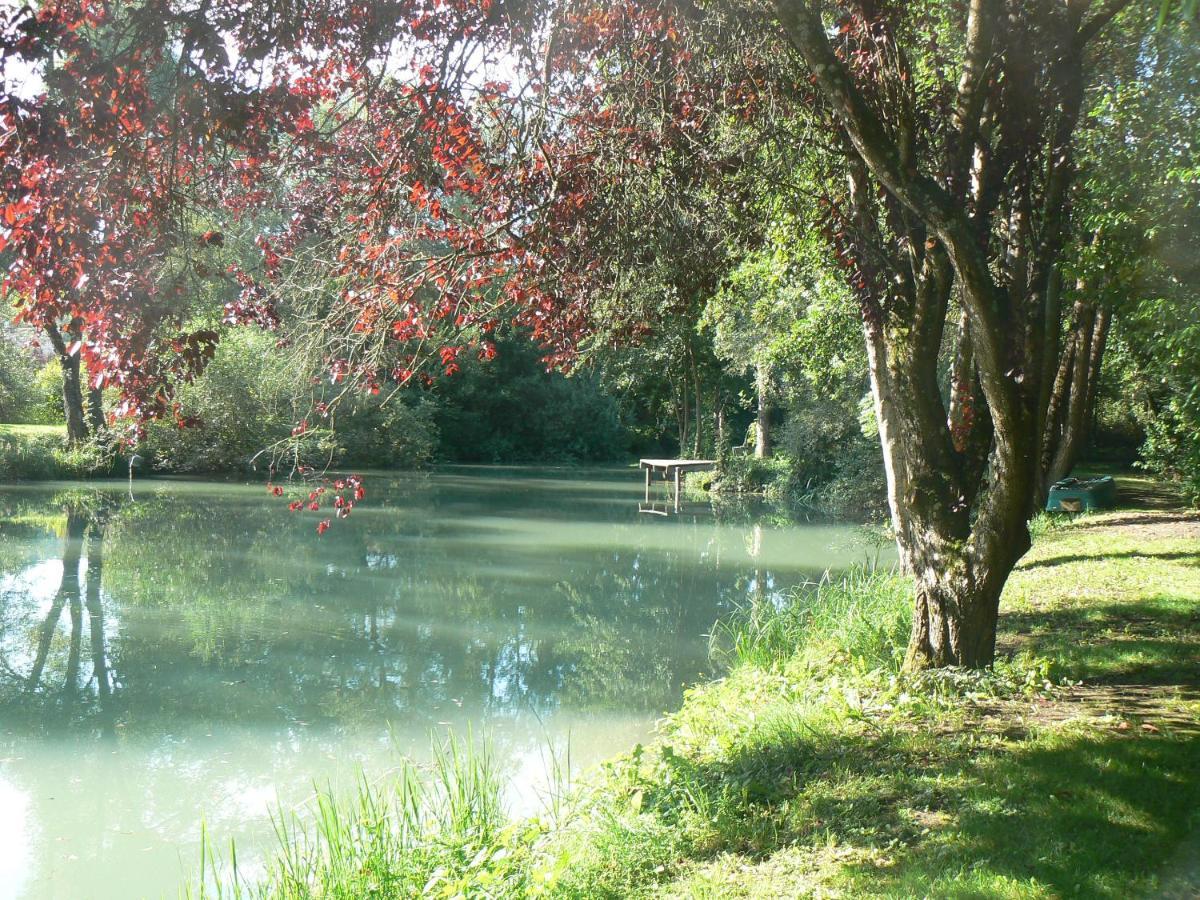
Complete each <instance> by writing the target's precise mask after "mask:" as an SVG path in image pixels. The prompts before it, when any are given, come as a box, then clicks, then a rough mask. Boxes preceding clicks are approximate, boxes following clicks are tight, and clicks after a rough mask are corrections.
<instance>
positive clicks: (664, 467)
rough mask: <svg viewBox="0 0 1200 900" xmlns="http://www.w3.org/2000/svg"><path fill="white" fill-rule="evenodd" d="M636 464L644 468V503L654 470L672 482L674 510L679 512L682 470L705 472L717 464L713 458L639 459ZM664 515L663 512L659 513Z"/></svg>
mask: <svg viewBox="0 0 1200 900" xmlns="http://www.w3.org/2000/svg"><path fill="white" fill-rule="evenodd" d="M638 465H639V466H641V467H642V468H643V469H645V470H646V503H649V502H650V479H651V477H652V475H653V474H654V473H656V472H661V473H662V476H663V479H664V480H665V481H667V482H668V483H673V484H674V495H675V512H679V487H680V479H681V478H682V476H683V473H684V472H707V471H709V470H710V469H713V468H715V467H716V465H717V461H716V460H715V459H641V460H638ZM638 509H639V511H641V512H657V510H654V509H653V508H651V509H642V508H641V507H638ZM659 514H660V515H665V513H659Z"/></svg>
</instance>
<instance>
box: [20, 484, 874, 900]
mask: <svg viewBox="0 0 1200 900" xmlns="http://www.w3.org/2000/svg"><path fill="white" fill-rule="evenodd" d="M367 484H368V488H369V491H370V493H369V495H368V497H367V500H366V501H365V502H364V503H362V504H360V505H359V506H358V507H357V508H356V509H355V510H354V514H353V516H352V517H351V518H349V519H347V520H345V521H339V522H336V523H335V525H334V527H333V528H332V529H331V530H330V531H329V532H328V533H326V534H325V535H323V536H321V537H319V538H318V537H317V535H316V533H315V531H314V525H315V522H316V515H315V514H308V515H307V517H302V516H300V515H294V514H289V513H288V512H287V511H286V510H285V509H284V508H283V507H282V504H281V503H280V502H279V501H277V500H275V499H274V498H270V497H268V496H267V494H266V492H265V491H264V489H263V486H262V485H261V484H258V485H242V484H231V483H227V482H211V481H183V480H143V481H141V482H138V483H135V484H134V485H133V488H132V491H130V489H129V486H128V485H126V484H124V483H121V482H113V483H108V484H105V483H100V484H99V485H89V486H87V487H80V486H79V485H77V484H73V485H67V484H57V485H46V484H40V485H17V486H0V898H3V900H7V898H122V900H127V898H131V897H143V896H149V897H159V896H163V895H166V896H171V897H174V896H176V894H177V891H178V888H179V885H180V884H181V883H182V882H183V881H186V880H188V879H191V878H193V877H194V876H195V874H196V871H197V866H198V863H199V857H200V840H201V827H202V825H201V823H204V824H205V826H206V827H207V830H208V833H209V834H210V835H212V836H213V837H214V838H216V839H219V840H221V841H224V842H227V841H228V839H230V838H235V839H236V840H237V844H238V853H239V858H240V861H241V862H243V863H246V862H247V861H249V864H250V866H251V867H253V859H254V857H255V856H256V854H257V855H258V856H259V858H261V856H262V854H263V853H264V852H265V851H266V850H267V849H268V848H269V847H270V846H271V843H272V840H273V837H272V835H273V827H272V824H271V815H272V812H273V811H274V810H277V809H279V808H283V809H301V810H303V808H304V804H305V802H306V800H308V799H309V798H310V797H311V795H312V791H313V785H314V783H316V784H321V785H325V784H331V785H334V786H335V787H338V786H347V787H349V786H352V785H353V783H354V780H355V778H356V777H358V775H359V773H364V774H365V775H366V777H368V778H377V777H383V776H385V775H386V773H387V772H388V771H389V769H391V768H392V767H394V766H395V763H396V760H397V758H398V755H399V754H404V755H409V756H412V757H414V758H416V759H418V760H419V759H421V758H423V757H427V755H428V753H429V747H430V745H431V740H432V739H433V736H434V735H437V734H439V733H444V732H446V731H447V730H452V731H455V732H456V733H459V734H465V733H466V732H467V730H468V729H471V731H472V732H473V733H474V734H475V735H476V736H478V735H480V734H485V735H487V736H488V739H489V740H490V741H491V744H492V746H493V748H494V752H495V755H496V756H497V757H498V758H499V759H500V760H501V761H502V763H503V766H504V769H505V771H506V773H507V774H508V775H509V776H510V778H511V783H512V788H511V790H510V796H509V804H510V806H511V807H512V809H513V810H514V812H518V813H520V812H522V811H525V812H528V811H532V810H533V809H534V808H535V807H536V805H537V803H538V797H539V795H540V794H541V793H542V791H540V790H539V787H540V786H542V785H544V784H545V779H546V777H547V776H546V771H547V762H546V749H545V748H546V747H547V746H558V747H560V748H561V747H562V745H563V744H564V743H566V742H568V741H569V745H570V750H571V757H572V761H573V763H575V764H576V765H583V766H586V765H588V764H589V763H594V762H596V761H597V760H599V759H602V758H604V757H606V756H610V755H612V754H615V753H617V752H620V751H622V750H625V749H627V748H629V747H631V746H632V745H633V744H634V743H635V742H636V741H638V740H643V739H645V737H646V736H647V735H649V734H650V732H651V730H652V727H653V723H654V720H655V719H656V718H657V717H658V716H660V715H661V714H662V713H663V712H664V711H666V710H669V709H670V708H672V707H673V706H675V705H676V704H677V703H678V701H679V699H680V696H681V694H682V690H683V688H684V687H685V686H686V685H688V684H690V683H694V682H695V681H697V680H698V679H700V678H702V677H705V676H706V675H708V674H709V673H710V672H711V669H710V665H709V662H708V656H707V639H706V633H707V632H708V630H709V628H710V627H711V626H712V624H713V622H714V621H715V620H716V619H717V618H719V617H721V616H722V615H724V614H727V613H728V612H729V611H730V609H731V608H732V607H734V606H735V605H736V604H739V603H742V602H745V601H747V600H748V599H751V598H755V597H758V598H761V597H768V598H769V597H772V596H779V595H781V594H782V592H784V591H786V590H787V588H789V587H790V586H792V585H794V584H797V583H799V582H802V581H804V580H806V579H808V578H811V577H813V576H814V575H816V574H818V573H820V572H821V571H822V570H824V569H827V568H835V569H836V568H841V567H845V566H847V565H850V564H851V563H853V562H855V561H857V560H862V559H863V558H864V557H865V556H866V555H867V553H868V550H867V549H866V548H864V546H863V545H862V544H861V543H859V542H858V541H856V539H855V534H856V532H855V530H854V529H853V528H851V527H850V526H841V525H829V524H794V523H779V522H773V521H771V520H770V519H769V518H768V517H766V516H764V515H763V514H761V513H756V512H755V511H754V510H747V509H744V508H743V509H739V510H736V511H722V510H716V511H714V510H713V509H712V508H711V507H709V506H708V505H707V504H698V503H687V504H685V505H684V508H683V510H682V512H681V514H679V515H671V516H657V515H645V514H640V513H639V512H638V501H639V500H640V499H641V493H642V485H641V480H640V476H639V475H638V474H637V473H636V472H635V471H633V470H629V469H625V470H617V471H612V470H609V471H600V472H596V471H587V472H581V471H577V470H563V471H555V470H549V471H547V470H538V471H534V470H521V469H490V468H479V469H454V470H447V471H443V472H439V473H437V474H434V475H417V476H404V477H398V476H396V475H395V474H386V475H377V476H374V477H371V478H370V479H369V480H368V482H367Z"/></svg>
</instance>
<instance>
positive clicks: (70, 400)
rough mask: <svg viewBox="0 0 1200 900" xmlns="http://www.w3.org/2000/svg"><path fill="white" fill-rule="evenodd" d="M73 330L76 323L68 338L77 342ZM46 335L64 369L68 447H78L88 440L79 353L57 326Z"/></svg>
mask: <svg viewBox="0 0 1200 900" xmlns="http://www.w3.org/2000/svg"><path fill="white" fill-rule="evenodd" d="M73 330H77V326H76V325H75V323H72V325H71V326H70V328H69V330H68V336H70V337H71V338H72V341H74V340H77V337H76V336H74V335H72V333H71V332H72V331H73ZM46 335H47V337H49V338H50V344H51V346H52V347H54V352H55V354H56V355H57V356H58V364H59V367H60V368H61V369H62V378H63V386H62V403H63V417H64V418H65V419H66V422H67V446H69V447H77V446H79V445H80V444H82V443H84V442H85V441H87V439H88V427H87V419H86V417H85V416H84V410H83V378H82V373H81V372H80V367H79V352H78V351H75V352H71V348H70V347H68V345H67V343H66V341H65V340H64V339H63V335H62V332H60V331H59V330H58V328H57V327H56V326H55V325H48V326H47V327H46Z"/></svg>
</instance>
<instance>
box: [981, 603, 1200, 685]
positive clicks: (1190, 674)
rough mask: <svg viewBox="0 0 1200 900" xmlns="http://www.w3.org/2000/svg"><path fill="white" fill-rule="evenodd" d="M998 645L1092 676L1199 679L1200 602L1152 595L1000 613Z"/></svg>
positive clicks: (1183, 681) (1092, 678) (1072, 673)
mask: <svg viewBox="0 0 1200 900" xmlns="http://www.w3.org/2000/svg"><path fill="white" fill-rule="evenodd" d="M1001 630H1002V635H1001V639H1000V644H999V649H1000V650H1001V651H1002V652H1004V651H1012V650H1015V649H1023V650H1029V651H1031V652H1032V653H1034V654H1036V655H1039V656H1046V657H1049V658H1050V659H1053V660H1055V662H1056V663H1057V664H1058V665H1059V666H1060V667H1061V669H1062V670H1063V672H1064V674H1066V675H1068V676H1069V677H1072V678H1086V679H1087V680H1088V681H1089V682H1097V683H1104V682H1112V681H1114V680H1127V681H1133V682H1140V683H1143V684H1184V685H1196V684H1200V607H1197V606H1190V607H1184V608H1177V607H1171V606H1167V605H1165V602H1163V603H1156V602H1154V601H1129V602H1118V603H1097V604H1094V605H1091V606H1080V607H1070V608H1066V609H1058V610H1036V611H1032V612H1005V613H1003V614H1002V615H1001Z"/></svg>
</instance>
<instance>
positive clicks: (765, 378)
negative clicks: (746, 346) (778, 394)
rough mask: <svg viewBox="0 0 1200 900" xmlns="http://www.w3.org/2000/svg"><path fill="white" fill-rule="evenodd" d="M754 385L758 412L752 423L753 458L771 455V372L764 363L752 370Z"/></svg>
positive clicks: (763, 457)
mask: <svg viewBox="0 0 1200 900" xmlns="http://www.w3.org/2000/svg"><path fill="white" fill-rule="evenodd" d="M754 386H755V389H756V390H757V393H758V414H757V417H756V418H755V423H754V458H755V459H766V458H767V457H768V456H770V455H771V372H770V369H769V368H768V367H767V366H765V365H759V366H757V367H756V368H755V370H754Z"/></svg>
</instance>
